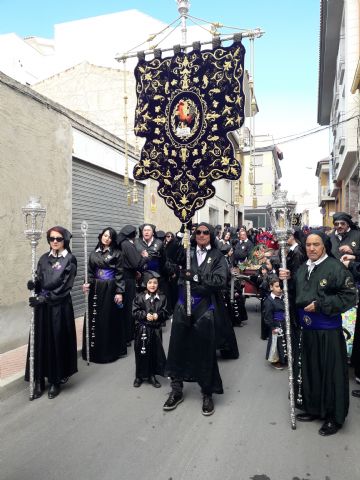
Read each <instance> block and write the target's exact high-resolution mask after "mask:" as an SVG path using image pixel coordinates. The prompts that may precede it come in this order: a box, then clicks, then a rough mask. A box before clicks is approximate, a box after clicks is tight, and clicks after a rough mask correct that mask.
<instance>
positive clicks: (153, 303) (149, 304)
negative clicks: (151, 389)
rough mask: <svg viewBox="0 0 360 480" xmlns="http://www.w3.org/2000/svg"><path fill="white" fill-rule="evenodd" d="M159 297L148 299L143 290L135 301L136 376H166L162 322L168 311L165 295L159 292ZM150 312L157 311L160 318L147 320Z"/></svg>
mask: <svg viewBox="0 0 360 480" xmlns="http://www.w3.org/2000/svg"><path fill="white" fill-rule="evenodd" d="M157 297H158V298H157ZM157 297H156V298H154V299H153V300H151V299H150V298H148V299H146V292H142V293H138V294H137V295H136V297H135V298H134V301H133V318H134V320H135V342H134V350H135V365H136V372H135V376H136V377H137V378H142V379H143V378H149V377H151V376H152V375H161V376H164V370H165V364H166V356H165V352H164V348H163V346H162V331H161V324H162V323H163V322H164V321H165V320H166V318H167V317H168V311H167V302H166V297H165V295H163V294H159V293H158V294H157ZM148 313H157V315H158V319H157V320H153V321H149V320H147V319H146V315H147V314H148Z"/></svg>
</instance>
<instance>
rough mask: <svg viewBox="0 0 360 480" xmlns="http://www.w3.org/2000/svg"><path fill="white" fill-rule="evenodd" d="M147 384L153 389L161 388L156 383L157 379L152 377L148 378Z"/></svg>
mask: <svg viewBox="0 0 360 480" xmlns="http://www.w3.org/2000/svg"><path fill="white" fill-rule="evenodd" d="M149 383H151V385H152V386H153V387H155V388H160V387H161V383H160V382H159V381H158V379H157V378H156V377H155V376H154V375H152V376H151V377H149Z"/></svg>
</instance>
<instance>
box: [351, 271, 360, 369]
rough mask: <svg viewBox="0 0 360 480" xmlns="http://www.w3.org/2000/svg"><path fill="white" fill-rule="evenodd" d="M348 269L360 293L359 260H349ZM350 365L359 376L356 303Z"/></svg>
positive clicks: (359, 314) (359, 319) (359, 322)
mask: <svg viewBox="0 0 360 480" xmlns="http://www.w3.org/2000/svg"><path fill="white" fill-rule="evenodd" d="M349 270H350V272H351V273H352V274H353V277H354V279H355V281H356V284H357V288H358V293H359V294H360V285H359V282H360V262H350V264H349ZM351 365H352V366H353V367H354V373H355V376H356V377H357V378H360V307H359V305H358V308H357V313H356V323H355V331H354V341H353V348H352V353H351Z"/></svg>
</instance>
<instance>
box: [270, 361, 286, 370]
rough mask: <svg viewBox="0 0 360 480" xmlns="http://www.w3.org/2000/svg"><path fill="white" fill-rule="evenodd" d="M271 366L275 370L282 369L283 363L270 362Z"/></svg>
mask: <svg viewBox="0 0 360 480" xmlns="http://www.w3.org/2000/svg"><path fill="white" fill-rule="evenodd" d="M271 366H272V367H273V368H275V369H276V370H284V365H283V364H282V363H280V362H275V363H272V364H271Z"/></svg>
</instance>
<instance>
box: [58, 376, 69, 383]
mask: <svg viewBox="0 0 360 480" xmlns="http://www.w3.org/2000/svg"><path fill="white" fill-rule="evenodd" d="M69 378H70V377H64V378H62V379H61V380H60V383H61V385H65V383H67V382H68V381H69Z"/></svg>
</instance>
